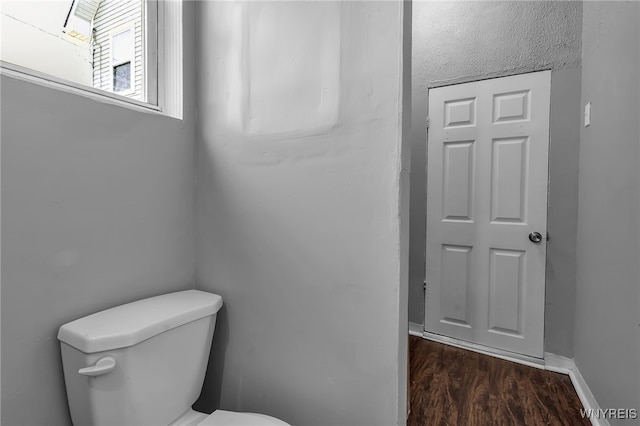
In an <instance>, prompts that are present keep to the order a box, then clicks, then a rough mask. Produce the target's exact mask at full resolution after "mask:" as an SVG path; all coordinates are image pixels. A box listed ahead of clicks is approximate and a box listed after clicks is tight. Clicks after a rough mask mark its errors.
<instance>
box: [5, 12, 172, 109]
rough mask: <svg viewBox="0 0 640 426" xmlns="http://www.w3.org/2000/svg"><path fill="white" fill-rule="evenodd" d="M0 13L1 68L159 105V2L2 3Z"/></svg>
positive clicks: (160, 14)
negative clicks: (50, 77)
mask: <svg viewBox="0 0 640 426" xmlns="http://www.w3.org/2000/svg"><path fill="white" fill-rule="evenodd" d="M167 3H175V1H173V0H172V1H168V2H167ZM177 3H178V9H179V11H180V12H181V8H180V5H181V3H180V2H177ZM162 4H164V2H162ZM175 6H176V5H171V6H167V7H166V9H167V10H170V11H174V12H175V9H176V7H175ZM0 15H1V18H2V21H1V23H0V24H1V27H0V28H1V34H0V37H1V40H2V46H1V47H2V49H0V60H1V61H2V66H3V68H10V69H12V70H17V71H20V72H24V73H26V74H31V75H36V76H38V77H42V78H44V79H49V77H48V76H52V77H54V78H53V79H50V81H56V82H62V84H69V85H70V86H72V87H83V86H84V87H87V86H88V87H92V88H93V89H97V90H99V91H105V92H109V93H112V94H114V95H116V97H126V98H128V99H131V100H135V101H141V102H144V103H146V104H151V105H158V79H157V75H158V61H157V60H158V57H159V52H158V45H159V39H158V34H159V31H158V27H159V17H161V16H162V13H160V11H159V7H158V1H157V0H30V1H24V0H3V1H2V2H0ZM173 21H174V20H173V19H172V22H173ZM180 31H181V29H180ZM180 36H181V34H180ZM180 39H181V38H180ZM160 56H162V55H160ZM166 59H168V60H173V59H174V58H166ZM32 71H35V73H33V72H32ZM167 77H171V76H170V75H168V76H167ZM93 92H95V93H99V92H96V90H93Z"/></svg>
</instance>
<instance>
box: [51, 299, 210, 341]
mask: <svg viewBox="0 0 640 426" xmlns="http://www.w3.org/2000/svg"><path fill="white" fill-rule="evenodd" d="M221 307H222V297H220V296H218V295H217V294H212V293H207V292H204V291H199V290H186V291H179V292H176V293H169V294H163V295H161V296H155V297H150V298H148V299H142V300H138V301H136V302H131V303H127V304H126V305H120V306H116V307H115V308H111V309H107V310H106V311H102V312H98V313H95V314H92V315H89V316H86V317H84V318H80V319H77V320H75V321H71V322H69V323H67V324H65V325H63V326H62V327H60V330H59V331H58V339H59V340H60V341H61V342H64V343H66V344H68V345H70V346H73V347H74V348H76V349H78V350H80V351H82V352H84V353H95V352H103V351H109V350H114V349H120V348H126V347H129V346H133V345H135V344H137V343H140V342H142V341H144V340H147V339H149V338H151V337H153V336H155V335H157V334H160V333H162V332H165V331H168V330H171V329H172V328H175V327H179V326H181V325H183V324H186V323H189V322H192V321H195V320H198V319H200V318H204V317H207V316H211V315H214V314H216V313H217V312H218V311H219V310H220V308H221Z"/></svg>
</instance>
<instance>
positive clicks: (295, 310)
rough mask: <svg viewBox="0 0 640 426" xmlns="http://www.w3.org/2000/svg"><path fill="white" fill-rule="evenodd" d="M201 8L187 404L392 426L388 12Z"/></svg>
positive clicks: (399, 368)
mask: <svg viewBox="0 0 640 426" xmlns="http://www.w3.org/2000/svg"><path fill="white" fill-rule="evenodd" d="M199 6H200V10H199V13H198V16H199V22H198V24H199V25H198V26H199V30H198V32H199V37H198V39H199V41H200V44H199V47H198V57H199V58H200V63H199V66H198V70H199V72H200V76H199V80H198V82H199V88H200V94H201V96H200V100H199V117H200V121H199V131H200V135H199V146H198V150H199V155H198V193H197V197H198V205H197V209H196V210H197V228H198V233H197V252H198V261H197V283H196V286H197V288H200V289H203V290H208V291H212V292H216V293H219V294H221V295H222V297H223V298H224V301H225V307H224V308H223V310H222V311H221V313H220V316H219V318H218V320H219V322H218V323H217V325H216V334H215V335H214V344H213V348H212V355H211V362H210V367H211V368H210V369H209V371H208V374H207V379H206V381H205V386H204V390H203V395H202V397H201V399H200V402H199V403H198V404H197V407H198V408H199V409H201V410H206V411H211V410H213V409H214V408H217V407H221V408H224V409H230V410H239V411H256V412H263V413H267V414H270V415H274V416H277V417H280V418H282V419H283V420H285V421H287V422H289V423H291V424H295V425H312V424H316V425H392V424H403V423H404V415H405V410H406V406H405V402H404V396H403V393H404V389H399V388H400V387H402V386H403V384H404V383H405V382H404V377H406V356H407V355H406V354H407V352H406V349H407V348H406V320H407V317H406V304H404V305H403V304H401V303H400V300H401V293H402V292H403V291H406V290H405V289H403V288H402V285H401V281H400V270H401V261H400V244H399V243H400V231H399V226H400V224H399V202H400V198H399V193H400V188H399V181H400V166H401V164H400V163H401V161H400V138H401V133H400V127H401V121H400V101H401V92H400V91H401V86H400V84H399V82H400V81H401V72H402V69H401V59H402V51H401V47H402V3H401V2H366V3H364V2H314V3H309V2H286V3H283V2H269V3H258V2H256V3H246V2H234V3H226V2H203V3H200V5H199ZM276 28H277V31H276ZM265 117H271V119H270V120H268V121H267V120H264V118H265ZM292 117H294V118H295V119H292ZM405 300H406V298H405ZM399 327H400V328H402V329H403V335H402V336H399V333H398V330H399Z"/></svg>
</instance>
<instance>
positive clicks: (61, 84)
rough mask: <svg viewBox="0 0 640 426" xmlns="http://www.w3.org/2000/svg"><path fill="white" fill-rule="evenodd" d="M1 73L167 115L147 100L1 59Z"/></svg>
mask: <svg viewBox="0 0 640 426" xmlns="http://www.w3.org/2000/svg"><path fill="white" fill-rule="evenodd" d="M0 75H6V76H9V77H13V78H15V79H19V80H23V81H27V82H30V83H34V84H39V85H41V86H45V87H49V88H53V89H56V90H61V91H63V92H67V93H73V94H76V95H80V96H83V97H85V98H89V99H93V100H96V101H98V102H103V103H107V104H111V105H116V106H120V107H124V108H128V109H132V110H134V111H139V112H145V113H149V114H161V115H166V114H164V113H163V112H162V109H161V108H160V107H159V106H157V105H151V104H148V103H146V102H142V101H138V100H136V99H131V98H127V97H126V96H121V95H117V94H115V93H110V92H105V91H103V90H100V89H96V88H94V87H90V86H85V85H82V84H79V83H74V82H72V81H68V80H64V79H62V78H58V77H54V76H51V75H48V74H45V73H41V72H38V71H35V70H32V69H28V68H24V67H21V66H18V65H14V64H11V63H8V62H4V61H0Z"/></svg>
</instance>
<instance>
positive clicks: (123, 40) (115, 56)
mask: <svg viewBox="0 0 640 426" xmlns="http://www.w3.org/2000/svg"><path fill="white" fill-rule="evenodd" d="M110 51H111V52H110V62H111V75H112V85H111V90H112V91H113V92H114V93H120V94H122V95H128V94H133V95H134V96H138V97H140V96H141V95H142V93H141V89H140V92H138V91H136V83H135V78H136V74H135V72H134V67H133V66H132V64H135V62H134V61H135V60H136V54H135V51H136V48H135V41H134V36H133V28H128V29H126V30H124V31H123V30H120V31H116V32H115V33H112V35H111V48H110ZM98 60H101V59H98ZM141 79H142V77H141ZM132 82H133V84H132Z"/></svg>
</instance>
